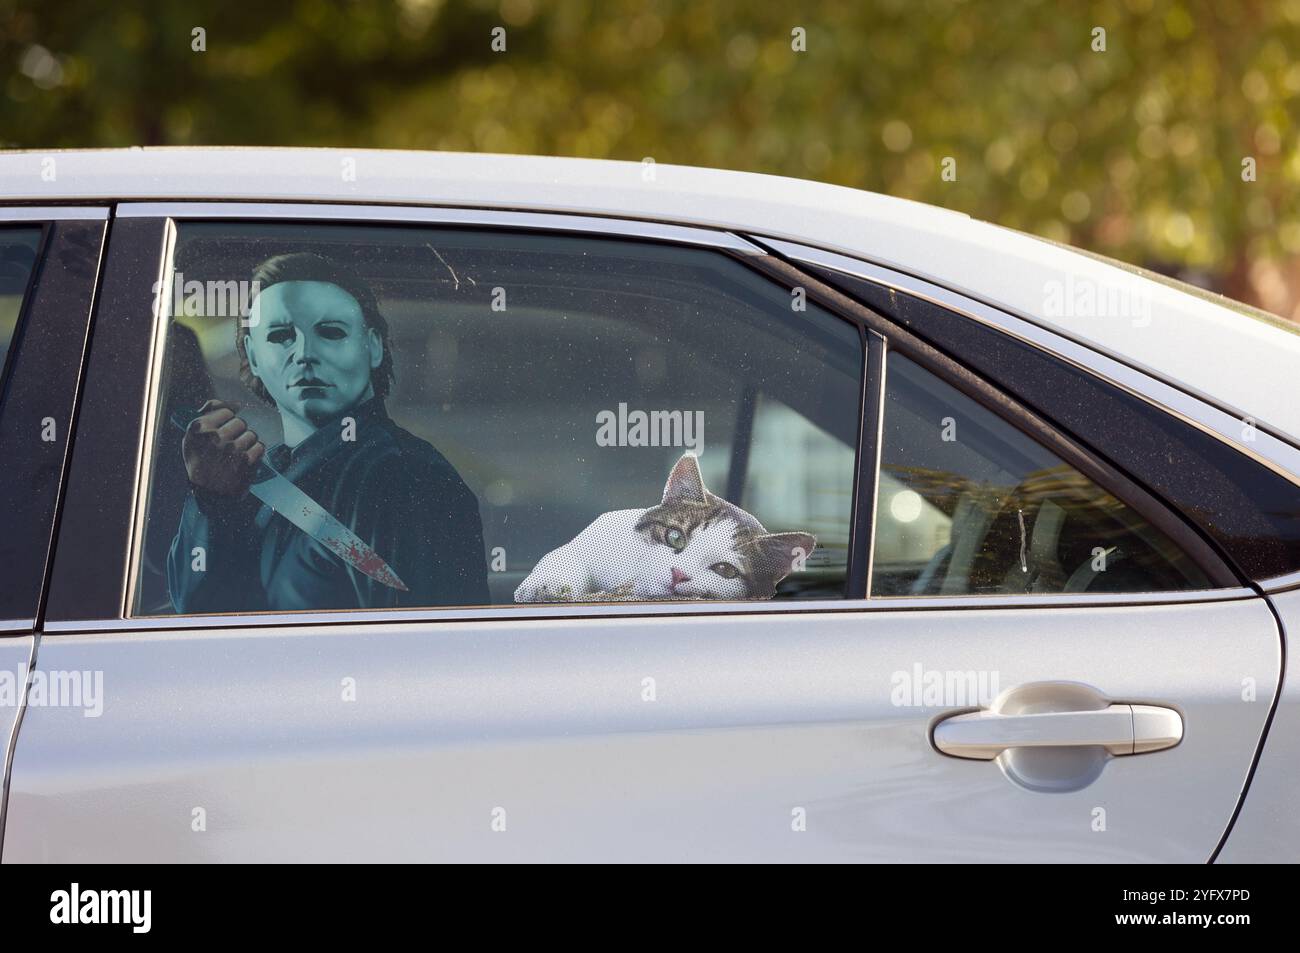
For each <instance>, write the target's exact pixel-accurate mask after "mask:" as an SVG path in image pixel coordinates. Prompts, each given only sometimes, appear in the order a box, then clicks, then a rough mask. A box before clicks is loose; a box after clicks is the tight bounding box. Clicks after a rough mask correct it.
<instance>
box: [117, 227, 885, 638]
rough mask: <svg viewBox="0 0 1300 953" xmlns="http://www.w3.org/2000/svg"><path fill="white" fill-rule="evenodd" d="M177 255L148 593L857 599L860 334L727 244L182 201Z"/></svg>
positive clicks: (168, 304) (153, 605) (153, 465)
mask: <svg viewBox="0 0 1300 953" xmlns="http://www.w3.org/2000/svg"><path fill="white" fill-rule="evenodd" d="M169 275H170V287H166V286H165V287H163V288H162V290H161V292H160V302H159V308H158V310H159V314H160V319H161V320H162V322H163V325H162V327H163V333H162V334H160V336H159V346H158V351H157V354H156V360H155V380H156V384H155V387H154V391H155V395H156V396H155V406H154V409H153V424H152V430H151V435H150V437H149V443H150V447H151V453H150V457H149V465H148V468H147V486H146V487H145V492H144V493H142V494H141V499H142V501H143V509H142V512H141V513H140V514H139V519H138V527H139V531H138V533H137V542H136V561H135V567H134V588H133V593H134V596H133V612H134V614H136V615H146V616H148V615H169V614H178V613H179V614H206V613H221V612H262V611H266V612H292V611H311V610H325V609H329V610H336V609H374V608H398V607H406V608H414V607H431V606H477V605H515V604H520V603H539V602H551V603H554V602H563V603H567V602H661V601H670V602H681V603H700V602H709V601H718V600H722V601H734V600H767V599H792V598H804V599H806V598H842V597H843V596H844V594H845V590H846V559H847V552H848V547H849V527H850V525H851V515H852V489H853V472H854V459H855V455H856V451H857V436H858V433H859V413H860V395H861V390H862V384H861V375H862V364H863V362H862V346H861V340H860V337H859V333H858V330H857V328H856V327H854V326H853V325H850V324H848V323H846V322H844V321H842V320H841V319H839V318H837V317H835V316H834V315H831V314H830V313H828V312H825V311H822V310H820V309H818V308H816V307H815V306H812V305H807V304H805V303H804V302H803V301H801V300H793V301H792V297H791V295H790V294H789V293H788V292H787V291H786V290H784V289H782V288H780V287H778V286H776V285H774V284H772V283H770V282H768V281H767V280H766V279H764V278H762V277H761V276H758V275H756V274H755V273H753V272H752V271H751V270H749V269H748V268H746V267H745V266H744V265H742V264H740V263H739V262H737V261H735V260H733V259H731V258H729V257H728V256H726V255H724V254H722V253H720V252H716V251H712V250H707V249H700V248H684V247H678V246H670V245H661V244H655V243H649V242H640V241H629V240H615V239H593V238H576V237H566V236H561V235H547V234H518V233H508V232H489V231H474V230H461V229H446V228H442V229H434V228H418V227H405V226H402V227H388V226H352V225H296V224H261V223H257V224H248V223H239V224H231V223H180V224H179V226H178V233H177V239H176V243H175V252H174V258H173V261H172V263H171V268H170V271H169ZM250 480H251V483H250V482H249V481H250ZM245 485H247V486H248V489H247V490H245V489H244V487H245Z"/></svg>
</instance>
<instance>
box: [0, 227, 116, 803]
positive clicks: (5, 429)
mask: <svg viewBox="0 0 1300 953" xmlns="http://www.w3.org/2000/svg"><path fill="white" fill-rule="evenodd" d="M106 217H107V212H106V210H105V209H101V208H57V207H52V208H32V207H23V208H18V207H5V206H0V461H3V466H0V565H3V566H4V572H5V580H4V584H3V585H0V739H3V743H4V774H3V777H4V779H5V780H6V781H7V780H8V770H9V756H10V754H11V753H12V751H13V743H14V739H15V733H16V731H17V726H18V723H19V721H20V720H21V716H22V706H23V703H24V698H25V693H26V690H27V687H28V678H27V675H28V671H29V669H30V666H31V662H32V658H33V655H34V642H35V640H34V638H33V635H32V633H33V631H34V630H35V627H36V625H37V621H38V619H39V616H40V611H41V597H42V591H43V586H44V582H45V576H46V572H47V570H48V557H49V551H50V537H51V533H52V530H53V523H54V514H55V509H56V505H57V501H58V495H59V489H60V481H61V477H62V474H63V467H64V459H65V454H66V450H67V446H68V437H69V434H70V432H71V429H72V423H73V417H72V412H73V406H74V402H75V397H76V391H77V383H78V375H79V371H80V367H81V360H82V355H83V353H84V349H85V343H86V331H87V327H88V325H89V321H90V308H91V300H92V296H93V293H94V288H95V279H96V274H97V271H98V268H99V259H100V250H101V245H102V242H103V235H104V224H105V219H106ZM44 687H45V686H43V685H40V686H38V690H41V689H43V688H44ZM41 696H42V698H46V697H47V696H46V695H45V693H44V692H43V691H41ZM48 700H50V701H52V702H54V703H57V702H58V700H59V699H58V698H53V699H48ZM3 821H4V810H3V799H2V798H0V826H2V825H3Z"/></svg>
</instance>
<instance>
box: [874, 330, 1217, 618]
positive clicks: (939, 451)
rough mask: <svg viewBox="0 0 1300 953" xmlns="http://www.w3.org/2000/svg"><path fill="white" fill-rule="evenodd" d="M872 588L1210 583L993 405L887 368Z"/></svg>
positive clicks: (905, 366)
mask: <svg viewBox="0 0 1300 953" xmlns="http://www.w3.org/2000/svg"><path fill="white" fill-rule="evenodd" d="M872 567H873V568H872V578H871V594H872V595H873V596H908V595H911V596H917V595H968V594H991V593H1020V594H1024V593H1059V592H1080V593H1081V592H1092V593H1097V592H1156V591H1165V590H1182V589H1200V588H1207V587H1208V585H1209V583H1208V581H1207V580H1206V578H1205V576H1204V574H1203V573H1202V572H1201V570H1200V569H1199V568H1198V567H1197V566H1196V565H1195V564H1194V563H1193V562H1192V561H1191V560H1190V559H1189V558H1188V557H1187V556H1186V555H1185V554H1184V553H1183V552H1182V551H1181V550H1179V549H1178V548H1177V547H1176V546H1175V545H1174V544H1173V543H1172V542H1171V541H1170V540H1169V538H1168V537H1167V536H1166V535H1165V534H1164V533H1162V532H1161V531H1160V530H1158V529H1156V528H1155V527H1154V526H1152V525H1151V524H1150V523H1149V522H1147V521H1146V520H1145V519H1144V518H1143V517H1142V516H1141V515H1139V514H1138V513H1137V512H1136V511H1134V510H1133V509H1132V508H1131V507H1129V506H1126V505H1125V504H1124V503H1122V502H1120V501H1119V500H1118V499H1116V498H1115V497H1114V496H1113V495H1111V494H1110V493H1108V492H1107V491H1105V490H1103V489H1102V488H1101V487H1099V486H1098V485H1097V484H1095V483H1094V482H1093V481H1091V480H1090V479H1088V478H1087V477H1085V476H1084V475H1083V474H1081V473H1080V472H1079V471H1078V470H1076V469H1075V468H1074V467H1072V466H1070V465H1069V464H1067V463H1065V462H1064V461H1062V460H1061V459H1060V458H1059V457H1057V456H1056V455H1055V454H1053V453H1051V452H1050V451H1048V450H1046V449H1044V448H1043V447H1041V446H1040V445H1038V444H1037V443H1036V442H1034V441H1033V440H1032V439H1030V438H1029V437H1028V436H1026V435H1025V434H1023V433H1022V432H1020V431H1019V430H1017V429H1016V428H1015V427H1013V426H1012V425H1011V424H1009V423H1007V422H1006V421H1005V420H1003V419H1002V418H1001V417H998V416H997V415H995V414H994V413H993V412H992V411H990V410H988V409H986V408H984V407H982V406H981V405H979V404H978V403H976V402H975V401H974V400H972V399H971V398H969V397H966V396H965V395H964V394H962V393H960V392H959V391H957V390H956V389H955V388H953V387H952V386H950V385H949V384H947V383H945V382H943V381H942V380H940V379H939V378H937V377H935V376H934V375H933V374H931V373H929V372H928V371H926V370H924V369H922V368H921V367H919V366H917V365H916V364H915V363H913V362H912V361H910V360H908V359H907V358H905V357H903V356H902V355H899V354H897V353H891V354H889V356H888V358H887V364H886V386H885V411H884V422H883V434H882V444H881V456H880V481H879V487H878V491H877V497H876V527H875V544H874V553H873V559H872Z"/></svg>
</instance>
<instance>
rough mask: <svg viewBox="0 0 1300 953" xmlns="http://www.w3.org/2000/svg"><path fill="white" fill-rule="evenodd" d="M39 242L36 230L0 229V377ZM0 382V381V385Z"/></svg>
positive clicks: (1, 382)
mask: <svg viewBox="0 0 1300 953" xmlns="http://www.w3.org/2000/svg"><path fill="white" fill-rule="evenodd" d="M40 240H41V230H40V229H39V228H0V375H3V374H4V373H5V371H6V369H7V368H8V366H9V349H10V347H11V345H12V344H13V340H14V333H15V331H16V330H17V328H18V316H19V314H20V313H21V312H22V307H23V297H24V295H25V294H26V293H27V286H28V283H29V282H30V281H31V277H32V269H33V268H34V267H35V266H36V250H37V247H38V246H39V244H40ZM3 381H4V378H3V377H0V384H3Z"/></svg>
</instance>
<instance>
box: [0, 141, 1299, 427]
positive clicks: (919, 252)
mask: <svg viewBox="0 0 1300 953" xmlns="http://www.w3.org/2000/svg"><path fill="white" fill-rule="evenodd" d="M47 160H53V161H54V162H56V163H57V168H58V175H57V178H56V179H55V180H54V181H47V177H45V176H43V175H42V171H43V170H44V169H46V168H47V166H46V165H45V164H43V163H45V162H46V161H47ZM6 198H8V199H13V200H22V201H28V200H37V201H49V200H51V199H66V200H78V199H92V198H109V199H120V200H132V199H140V200H148V199H178V200H184V199H199V200H213V199H222V200H239V199H262V200H278V201H358V202H392V203H401V204H425V205H451V206H468V207H484V208H511V209H533V210H539V211H553V212H575V213H583V214H590V215H611V216H623V217H627V218H643V219H651V220H655V221H665V222H673V223H678V224H693V225H705V226H712V227H717V228H726V229H735V230H740V231H745V232H752V233H754V234H757V235H765V236H770V237H773V238H782V239H788V240H791V241H795V242H802V243H806V244H811V245H815V246H818V247H821V248H825V249H827V250H830V251H837V252H841V253H843V254H847V255H853V256H856V257H860V258H863V259H866V260H868V261H870V262H873V263H876V264H880V265H887V266H890V267H895V268H898V269H900V270H903V271H906V272H909V273H911V274H914V275H916V276H918V277H921V278H925V279H927V280H931V281H934V282H936V283H938V284H941V285H943V286H945V287H949V288H952V289H954V290H957V291H960V292H962V293H964V294H968V295H970V296H971V297H973V298H976V299H977V300H981V301H984V302H987V303H996V304H997V305H998V306H999V307H1001V308H1003V309H1004V310H1007V311H1010V312H1012V313H1013V314H1017V315H1019V316H1022V317H1027V318H1031V319H1032V320H1034V321H1036V322H1038V323H1040V324H1043V325H1045V326H1049V327H1053V328H1056V329H1058V330H1060V331H1061V332H1063V333H1066V334H1069V335H1070V336H1072V337H1075V338H1077V339H1079V340H1081V341H1085V342H1088V343H1091V344H1093V345H1095V346H1097V347H1100V348H1102V349H1103V350H1105V351H1107V352H1110V353H1113V354H1116V355H1119V356H1121V357H1123V358H1124V359H1125V360H1127V361H1129V362H1131V363H1133V364H1135V365H1137V366H1139V367H1143V368H1148V369H1150V370H1151V371H1152V372H1153V373H1155V374H1156V375H1157V376H1160V377H1162V378H1164V379H1166V380H1168V381H1170V382H1172V383H1176V384H1179V385H1180V386H1183V387H1186V388H1188V389H1190V390H1191V391H1193V392H1196V393H1200V394H1206V395H1214V398H1215V399H1216V401H1217V402H1218V403H1220V404H1221V405H1222V406H1224V407H1225V409H1227V410H1228V411H1229V412H1231V413H1234V414H1235V415H1237V416H1239V417H1247V416H1248V417H1250V418H1251V419H1253V420H1254V421H1255V422H1256V423H1257V424H1258V425H1259V426H1261V427H1265V428H1267V429H1272V430H1274V431H1275V432H1277V433H1279V434H1282V435H1286V436H1287V437H1288V438H1289V439H1290V440H1291V441H1292V442H1300V402H1297V401H1295V400H1293V399H1291V397H1292V391H1291V390H1290V389H1289V385H1290V383H1291V375H1292V373H1293V370H1294V368H1295V367H1296V366H1297V364H1298V363H1300V334H1294V333H1291V332H1289V331H1285V330H1282V329H1281V328H1279V327H1275V326H1272V325H1270V324H1267V323H1264V322H1261V321H1255V320H1251V319H1249V318H1246V317H1243V316H1242V315H1241V314H1239V313H1237V312H1236V311H1234V310H1233V303H1232V302H1228V301H1226V299H1225V304H1224V305H1220V304H1216V303H1214V302H1213V301H1211V300H1207V299H1206V298H1204V297H1202V296H1200V295H1195V294H1189V293H1186V292H1183V291H1180V290H1178V289H1176V288H1173V287H1169V286H1166V285H1164V284H1160V283H1156V282H1153V281H1151V280H1150V279H1147V278H1145V277H1142V276H1140V275H1136V274H1133V273H1131V272H1129V271H1127V270H1125V269H1123V268H1120V267H1117V266H1116V265H1113V264H1109V263H1107V262H1104V261H1101V260H1098V259H1095V258H1092V257H1089V256H1085V255H1082V254H1078V253H1076V252H1072V251H1070V250H1068V249H1065V248H1063V247H1061V246H1056V245H1053V244H1051V243H1048V242H1044V241H1041V240H1039V239H1036V238H1033V237H1031V236H1028V235H1023V234H1020V233H1017V232H1014V231H1011V230H1008V229H1004V228H999V227H997V226H994V225H990V224H988V223H984V222H979V221H976V220H972V219H970V218H969V217H968V216H966V215H964V214H962V213H958V212H952V211H949V210H946V209H940V208H935V207H933V206H927V205H922V204H920V203H916V202H910V201H906V200H902V199H895V198H890V197H887V196H882V195H875V194H872V193H868V192H863V191H859V190H856V189H849V188H844V187H841V186H832V185H825V184H822V183H817V182H809V181H803V180H798V179H789V178H783V177H779V176H768V175H758V174H753V173H741V172H730V171H722V170H714V169H701V168H692V167H686V166H674V165H668V164H662V163H655V162H653V161H652V160H651V161H646V162H639V163H638V162H615V161H606V160H593V159H569V158H552V157H536V156H503V155H483V154H464V153H421V152H396V151H382V150H375V151H368V150H337V151H334V150H312V149H237V148H231V149H190V148H182V149H167V148H156V149H130V150H103V151H85V152H39V153H38V152H30V153H9V154H5V155H0V201H2V200H4V199H6ZM1085 289H1088V293H1089V294H1091V295H1092V296H1093V298H1094V300H1095V299H1096V296H1097V295H1098V294H1100V295H1102V296H1108V295H1109V296H1113V297H1114V300H1117V301H1123V302H1129V303H1135V304H1136V305H1137V307H1138V312H1137V313H1135V314H1128V313H1121V314H1103V313H1098V312H1097V311H1096V310H1092V309H1089V308H1086V307H1079V308H1076V307H1075V306H1074V304H1073V302H1075V301H1076V299H1078V298H1079V293H1081V292H1083V291H1084V290H1085ZM1080 300H1081V299H1080ZM1054 302H1062V306H1061V307H1057V306H1056V305H1055V304H1054ZM1064 302H1070V303H1068V304H1066V303H1064ZM1120 310H1121V311H1122V310H1123V309H1120Z"/></svg>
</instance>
